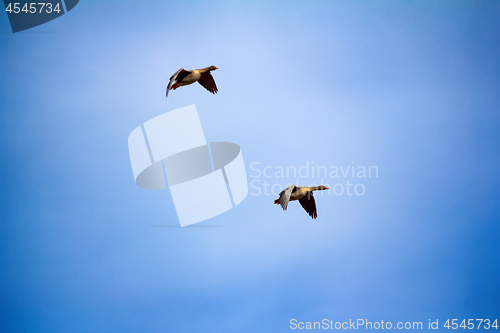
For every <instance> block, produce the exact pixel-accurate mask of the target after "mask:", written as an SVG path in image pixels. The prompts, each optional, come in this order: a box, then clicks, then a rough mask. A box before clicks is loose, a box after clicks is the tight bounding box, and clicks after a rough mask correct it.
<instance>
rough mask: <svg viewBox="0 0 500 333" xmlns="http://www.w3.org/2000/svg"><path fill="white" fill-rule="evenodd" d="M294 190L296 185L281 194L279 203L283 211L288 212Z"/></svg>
mask: <svg viewBox="0 0 500 333" xmlns="http://www.w3.org/2000/svg"><path fill="white" fill-rule="evenodd" d="M294 189H295V184H292V185H290V186H288V187H287V188H285V189H284V190H283V191H281V192H280V197H279V199H278V201H279V203H280V205H281V208H283V210H286V208H287V207H288V201H290V195H292V192H293V190H294Z"/></svg>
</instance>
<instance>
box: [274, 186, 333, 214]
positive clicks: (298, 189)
mask: <svg viewBox="0 0 500 333" xmlns="http://www.w3.org/2000/svg"><path fill="white" fill-rule="evenodd" d="M316 190H328V187H326V186H323V185H321V186H314V187H306V186H295V185H290V186H288V187H287V188H285V189H284V190H283V191H281V192H280V197H279V198H278V199H276V200H274V203H275V204H277V205H281V208H283V210H286V208H287V207H288V202H289V201H294V200H299V202H300V205H301V206H302V208H304V210H305V211H306V212H307V213H308V214H309V216H310V217H311V218H313V219H315V218H317V217H318V213H317V212H316V203H315V202H314V196H313V191H316Z"/></svg>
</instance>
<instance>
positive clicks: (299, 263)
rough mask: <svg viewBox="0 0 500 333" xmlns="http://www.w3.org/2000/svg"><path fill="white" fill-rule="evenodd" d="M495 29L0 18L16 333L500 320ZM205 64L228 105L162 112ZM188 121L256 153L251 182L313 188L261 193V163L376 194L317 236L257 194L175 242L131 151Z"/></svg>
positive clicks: (105, 11)
mask: <svg viewBox="0 0 500 333" xmlns="http://www.w3.org/2000/svg"><path fill="white" fill-rule="evenodd" d="M499 15H500V3H498V2H495V1H459V2H457V1H418V2H417V1H399V2H392V1H359V2H351V1H310V2H299V1H293V2H273V3H266V2H257V1H256V2H252V3H250V4H249V3H245V2H241V1H233V2H230V3H228V2H222V1H220V2H212V3H206V2H196V1H193V2H180V1H179V2H171V1H165V2H160V1H147V2H136V1H120V2H118V1H80V3H79V4H78V5H77V6H76V7H75V8H74V9H73V10H72V11H71V12H69V13H67V14H65V15H63V16H61V17H60V18H58V19H56V20H54V21H51V22H48V23H46V24H44V25H41V26H39V27H36V28H33V29H30V30H27V31H25V32H20V33H16V34H12V33H11V32H10V26H9V22H8V19H7V15H6V14H2V15H0V32H1V33H0V50H1V58H0V77H1V80H0V96H1V98H0V110H1V117H2V118H1V119H2V121H1V122H0V126H1V127H0V135H1V143H0V150H1V155H2V163H1V171H2V175H3V181H2V186H1V193H2V206H1V207H2V209H1V216H2V218H1V220H2V223H1V224H0V228H1V229H0V258H1V266H0V269H1V273H0V282H1V283H0V285H1V286H2V287H1V288H0V300H1V303H0V304H1V307H0V318H1V320H0V326H1V327H2V329H0V330H1V331H5V332H281V331H289V330H290V320H291V319H297V320H298V321H303V322H307V321H321V320H322V319H325V318H327V319H331V320H333V321H334V322H336V321H339V322H343V321H349V319H352V320H356V319H358V318H362V319H367V320H370V321H373V322H375V321H380V320H384V322H386V321H391V322H393V323H394V325H395V323H396V322H399V321H401V322H406V321H410V322H413V321H421V322H423V324H424V328H426V327H427V323H428V320H429V319H431V320H432V321H435V320H436V319H439V325H440V328H439V329H440V330H445V329H446V328H443V327H442V325H443V324H444V322H445V321H446V319H448V318H449V319H452V318H457V319H460V321H461V320H462V319H468V318H490V319H491V320H493V319H495V318H498V316H499V314H500V301H499V299H500V288H499V284H498V280H499V275H500V264H499V260H498V258H499V255H500V250H499V246H498V244H499V240H500V227H499V222H500V210H499V202H500V192H499V190H498V186H499V185H500V177H499V174H500V173H499V171H500V160H499V156H500V148H499V142H500V112H499V107H500V100H499V96H500V65H499V62H498V59H499V58H500V46H499V45H500V44H499V43H498V40H499V39H500V23H499V22H498V17H499ZM210 65H216V66H217V67H219V70H217V71H215V72H213V76H214V78H215V80H216V82H217V85H218V88H219V93H218V94H216V95H212V94H210V93H208V92H207V91H205V90H204V89H203V88H202V87H201V86H199V85H192V86H188V87H182V88H180V89H178V90H175V91H173V92H171V93H170V94H169V98H168V99H165V96H164V95H165V91H164V90H165V86H166V84H167V80H168V78H169V77H170V75H171V74H173V73H174V72H175V71H176V70H177V69H179V68H180V67H184V68H186V69H191V68H200V67H206V66H210ZM190 104H196V106H197V109H198V113H199V116H200V119H201V122H202V125H203V129H204V132H205V136H206V138H207V140H208V141H227V142H234V143H237V144H238V145H239V146H240V147H241V149H242V153H243V158H244V160H245V164H246V167H247V173H248V176H249V177H248V180H249V182H250V181H253V180H257V181H260V182H263V181H265V180H267V181H268V182H269V183H271V184H280V186H283V187H284V186H286V185H288V184H292V183H295V182H296V179H295V178H293V177H288V178H276V177H271V178H269V179H268V178H265V177H263V176H261V177H258V178H256V177H255V176H256V174H257V172H255V171H254V170H252V169H251V168H250V165H251V164H252V163H255V162H257V163H260V164H254V166H255V165H258V166H259V168H260V170H261V171H262V169H263V167H265V166H271V167H272V168H276V167H277V166H295V167H297V168H298V167H300V166H303V165H306V163H310V164H312V162H313V161H314V165H316V166H327V167H329V168H330V167H331V166H338V167H340V166H342V167H344V168H346V167H348V166H352V165H356V166H377V168H378V171H379V174H378V177H372V178H369V179H359V178H352V177H347V178H343V177H340V178H335V179H324V182H325V183H326V182H328V183H329V184H330V185H334V184H336V183H339V184H345V183H346V181H350V182H351V183H355V184H356V183H362V184H363V185H364V186H365V193H364V194H363V195H362V196H357V195H352V196H348V195H347V194H343V195H335V194H333V193H329V194H325V195H317V196H316V203H317V206H318V219H317V220H311V219H310V218H309V217H308V216H307V214H306V213H305V212H304V211H303V210H302V208H301V207H300V206H299V205H298V204H297V203H291V204H290V206H289V209H288V210H287V211H286V212H283V211H282V210H281V209H280V208H279V207H278V206H276V205H273V204H272V202H273V200H274V199H275V196H274V195H269V196H265V195H258V196H256V195H249V196H248V197H247V198H246V199H245V200H244V201H243V202H242V203H241V204H240V205H238V206H237V207H235V208H234V209H232V210H230V211H228V212H226V213H224V214H222V215H220V216H217V217H215V218H212V219H210V220H207V221H205V222H202V223H201V224H200V225H201V226H206V227H205V228H201V227H197V228H193V227H192V228H182V229H181V228H173V227H165V226H171V225H175V224H178V220H177V215H176V212H175V208H174V205H173V202H172V200H171V196H170V193H169V192H168V190H167V191H156V190H145V189H141V188H139V187H137V186H136V185H135V183H134V180H133V175H132V170H131V167H130V160H129V156H128V148H127V137H128V135H129V134H130V132H131V131H132V130H133V129H134V128H136V127H137V126H138V125H140V124H141V123H144V122H145V121H147V120H149V119H151V118H153V117H155V116H157V115H159V114H162V113H164V112H168V111H171V110H174V109H177V108H180V107H183V106H186V105H190ZM353 161H354V163H353ZM299 182H300V183H301V184H319V183H320V182H322V180H321V179H319V178H317V177H316V178H315V177H308V178H307V179H299ZM254 184H259V183H254ZM260 184H261V183H260ZM250 192H251V193H252V192H253V191H252V188H250ZM193 195H194V196H196V197H197V198H200V199H202V198H203V196H204V195H207V194H205V193H198V192H197V191H196V189H193ZM210 226H211V227H210ZM495 316H496V317H495ZM498 319H500V318H498Z"/></svg>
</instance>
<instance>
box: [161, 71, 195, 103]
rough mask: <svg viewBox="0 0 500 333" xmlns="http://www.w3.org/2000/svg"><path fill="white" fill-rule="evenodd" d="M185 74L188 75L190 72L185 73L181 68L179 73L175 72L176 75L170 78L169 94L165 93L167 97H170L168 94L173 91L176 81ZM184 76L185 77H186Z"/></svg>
mask: <svg viewBox="0 0 500 333" xmlns="http://www.w3.org/2000/svg"><path fill="white" fill-rule="evenodd" d="M183 72H185V73H186V75H187V74H188V73H189V72H188V71H185V70H184V68H181V69H179V70H178V71H177V72H175V74H174V75H172V76H171V77H170V82H169V83H168V86H167V92H166V93H165V97H168V92H169V91H170V89H172V85H173V84H174V82H175V80H177V77H181V76H183V74H184V73H183ZM186 75H184V77H185V76H186Z"/></svg>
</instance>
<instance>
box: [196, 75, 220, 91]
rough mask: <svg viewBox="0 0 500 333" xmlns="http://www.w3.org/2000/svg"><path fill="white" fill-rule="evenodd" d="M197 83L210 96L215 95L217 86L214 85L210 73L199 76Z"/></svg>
mask: <svg viewBox="0 0 500 333" xmlns="http://www.w3.org/2000/svg"><path fill="white" fill-rule="evenodd" d="M198 83H199V84H201V85H202V86H203V87H204V88H205V89H207V90H208V91H210V92H211V93H212V94H215V93H216V92H217V91H218V90H217V85H216V84H215V80H214V77H213V76H212V74H210V72H205V73H202V74H201V77H200V79H199V80H198Z"/></svg>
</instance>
